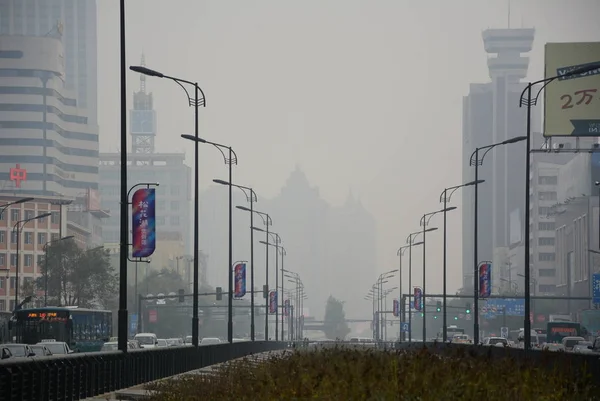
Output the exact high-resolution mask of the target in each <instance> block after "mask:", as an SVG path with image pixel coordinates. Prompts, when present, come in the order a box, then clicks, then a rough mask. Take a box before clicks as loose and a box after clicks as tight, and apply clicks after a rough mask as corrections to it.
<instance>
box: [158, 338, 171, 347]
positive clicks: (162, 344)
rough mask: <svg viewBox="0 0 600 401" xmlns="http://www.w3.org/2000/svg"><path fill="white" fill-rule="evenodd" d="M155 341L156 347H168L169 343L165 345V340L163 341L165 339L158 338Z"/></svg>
mask: <svg viewBox="0 0 600 401" xmlns="http://www.w3.org/2000/svg"><path fill="white" fill-rule="evenodd" d="M156 341H157V343H156V346H157V347H168V346H169V343H167V340H165V339H162V338H159V339H158V340H156Z"/></svg>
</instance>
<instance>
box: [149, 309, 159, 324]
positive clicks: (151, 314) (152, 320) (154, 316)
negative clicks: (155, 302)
mask: <svg viewBox="0 0 600 401" xmlns="http://www.w3.org/2000/svg"><path fill="white" fill-rule="evenodd" d="M148 321H149V322H150V323H156V322H157V321H158V313H157V311H156V309H150V310H149V311H148Z"/></svg>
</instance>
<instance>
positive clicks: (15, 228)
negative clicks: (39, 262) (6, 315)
mask: <svg viewBox="0 0 600 401" xmlns="http://www.w3.org/2000/svg"><path fill="white" fill-rule="evenodd" d="M50 215H52V213H42V214H38V215H37V216H35V217H30V218H28V219H23V220H19V221H17V222H16V223H15V225H14V226H13V232H14V233H16V234H17V260H16V262H17V263H15V310H16V308H17V306H18V305H19V267H20V259H21V258H20V255H19V246H20V243H21V231H22V229H23V228H24V227H25V225H26V224H27V223H29V222H30V221H33V220H38V219H43V218H44V217H48V216H50Z"/></svg>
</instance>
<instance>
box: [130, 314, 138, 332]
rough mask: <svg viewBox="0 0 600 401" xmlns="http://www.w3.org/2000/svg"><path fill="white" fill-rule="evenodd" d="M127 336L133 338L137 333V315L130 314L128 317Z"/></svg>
mask: <svg viewBox="0 0 600 401" xmlns="http://www.w3.org/2000/svg"><path fill="white" fill-rule="evenodd" d="M129 319H130V320H129V334H130V335H131V336H134V335H135V334H136V332H137V324H138V315H137V313H132V314H131V315H129Z"/></svg>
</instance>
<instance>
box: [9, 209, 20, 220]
mask: <svg viewBox="0 0 600 401" xmlns="http://www.w3.org/2000/svg"><path fill="white" fill-rule="evenodd" d="M10 219H11V220H12V221H14V222H17V221H19V220H20V219H21V211H20V210H19V209H10Z"/></svg>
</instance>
